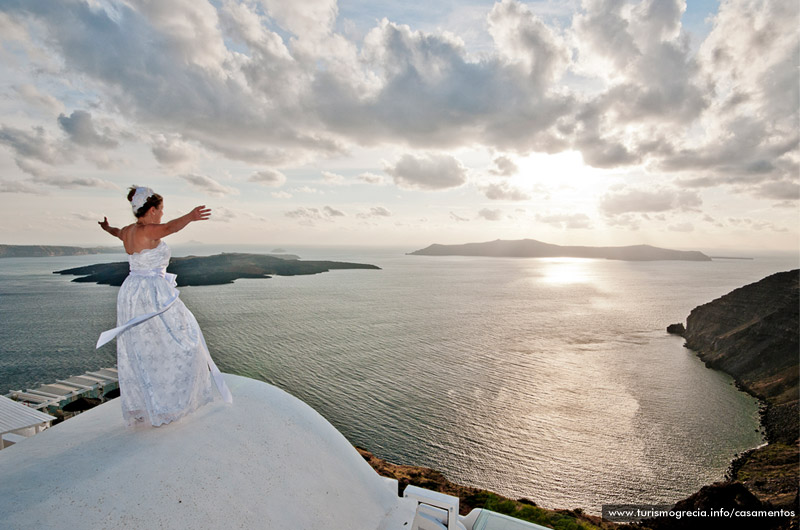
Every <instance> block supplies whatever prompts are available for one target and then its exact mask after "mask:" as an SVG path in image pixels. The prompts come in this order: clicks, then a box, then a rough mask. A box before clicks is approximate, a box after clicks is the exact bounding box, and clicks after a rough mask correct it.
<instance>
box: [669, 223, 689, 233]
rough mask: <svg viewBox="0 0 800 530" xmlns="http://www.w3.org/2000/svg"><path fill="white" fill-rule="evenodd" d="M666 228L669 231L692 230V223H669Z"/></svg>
mask: <svg viewBox="0 0 800 530" xmlns="http://www.w3.org/2000/svg"><path fill="white" fill-rule="evenodd" d="M668 228H669V230H670V232H694V225H693V224H692V223H679V224H676V225H670V226H669V227H668Z"/></svg>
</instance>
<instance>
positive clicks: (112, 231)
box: [97, 217, 122, 239]
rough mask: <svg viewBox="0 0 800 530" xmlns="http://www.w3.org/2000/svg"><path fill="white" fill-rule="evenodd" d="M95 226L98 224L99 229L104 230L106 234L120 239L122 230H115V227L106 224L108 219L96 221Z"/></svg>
mask: <svg viewBox="0 0 800 530" xmlns="http://www.w3.org/2000/svg"><path fill="white" fill-rule="evenodd" d="M97 224H99V225H100V228H102V229H103V230H105V231H106V232H108V233H109V234H111V235H112V236H114V237H118V238H120V239H122V230H120V229H119V228H115V227H113V226H111V225H109V224H108V217H103V220H102V221H98V222H97Z"/></svg>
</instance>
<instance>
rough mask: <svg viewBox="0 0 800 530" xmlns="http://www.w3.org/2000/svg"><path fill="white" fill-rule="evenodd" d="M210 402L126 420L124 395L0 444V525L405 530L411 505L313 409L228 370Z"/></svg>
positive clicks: (409, 518) (412, 512) (394, 483)
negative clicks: (229, 400)
mask: <svg viewBox="0 0 800 530" xmlns="http://www.w3.org/2000/svg"><path fill="white" fill-rule="evenodd" d="M225 380H226V382H227V383H228V386H229V387H230V389H231V392H232V393H233V396H234V402H233V404H232V405H228V404H225V403H223V402H221V401H216V402H214V403H212V404H210V405H206V406H205V407H203V408H201V409H199V410H198V411H197V412H195V413H194V414H192V415H189V416H187V417H185V418H183V419H181V420H180V421H178V422H175V423H172V424H168V425H164V426H162V427H158V428H153V427H144V428H137V429H131V428H126V427H125V426H124V424H123V422H122V415H121V412H120V409H119V403H118V401H119V400H113V401H111V402H109V403H106V404H103V405H101V406H99V407H95V408H94V409H92V410H89V411H87V412H85V413H83V414H81V415H79V416H77V417H75V418H72V419H69V420H67V421H66V422H63V423H61V424H59V425H56V426H55V427H53V428H51V429H48V430H46V431H44V432H42V433H41V434H38V435H36V436H34V437H32V438H30V439H28V440H25V441H24V442H23V443H19V444H17V445H15V446H13V447H10V448H8V449H6V450H3V451H0V528H3V529H15V530H16V529H37V530H41V529H48V528H92V529H94V528H109V529H111V528H114V529H116V528H136V529H139V528H142V529H156V528H191V529H203V528H214V529H234V528H247V529H250V528H267V529H271V528H274V529H286V530H289V529H299V530H306V529H307V530H312V529H318V528H319V529H322V528H324V529H343V530H350V529H352V530H359V529H365V530H366V529H369V530H372V529H382V530H384V529H385V530H388V529H393V528H398V529H400V528H408V527H409V525H410V521H411V520H412V519H413V517H414V507H415V505H414V504H409V503H407V502H406V500H404V499H401V498H399V497H398V496H397V484H396V482H394V481H389V480H387V479H384V478H382V477H380V476H379V475H378V474H377V473H375V471H374V470H373V469H372V468H371V467H370V466H369V464H367V463H366V462H365V461H364V459H363V458H362V457H361V456H360V455H359V454H358V452H357V451H356V450H355V449H354V448H353V447H352V445H350V443H349V442H348V441H347V440H346V439H345V438H344V436H342V434H341V433H339V431H337V430H336V429H335V428H334V427H333V426H332V425H331V424H330V423H328V422H327V421H326V420H325V419H324V418H323V417H322V416H320V415H319V414H318V413H317V412H316V411H314V410H313V409H311V408H310V407H309V406H307V405H306V404H305V403H303V402H302V401H300V400H298V399H296V398H294V397H292V396H291V395H289V394H287V393H286V392H284V391H282V390H280V389H278V388H276V387H274V386H271V385H268V384H266V383H262V382H259V381H255V380H253V379H248V378H245V377H239V376H233V375H228V374H226V375H225Z"/></svg>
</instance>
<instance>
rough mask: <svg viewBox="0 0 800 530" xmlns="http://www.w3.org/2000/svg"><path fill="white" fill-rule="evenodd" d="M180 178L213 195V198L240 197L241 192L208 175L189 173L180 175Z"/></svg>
mask: <svg viewBox="0 0 800 530" xmlns="http://www.w3.org/2000/svg"><path fill="white" fill-rule="evenodd" d="M180 178H182V179H183V180H185V181H186V182H188V183H189V184H191V185H192V186H193V187H194V188H196V189H199V190H200V191H202V192H204V193H206V194H208V195H211V196H212V197H224V196H225V195H238V193H239V191H238V190H236V189H235V188H230V187H228V186H223V185H222V184H220V183H219V182H217V181H216V180H214V179H212V178H211V177H208V176H206V175H198V174H196V173H187V174H185V175H180Z"/></svg>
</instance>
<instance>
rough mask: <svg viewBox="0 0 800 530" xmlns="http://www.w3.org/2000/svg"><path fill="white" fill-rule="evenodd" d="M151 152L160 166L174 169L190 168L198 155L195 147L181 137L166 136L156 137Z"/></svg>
mask: <svg viewBox="0 0 800 530" xmlns="http://www.w3.org/2000/svg"><path fill="white" fill-rule="evenodd" d="M151 151H152V153H153V156H154V157H155V158H156V160H157V161H158V163H159V164H161V165H162V166H165V167H169V168H173V169H177V168H185V167H188V166H190V165H191V163H192V162H193V161H194V160H195V159H196V158H197V154H198V153H197V149H196V148H195V147H193V146H192V145H191V144H190V143H188V142H184V141H183V140H181V139H180V137H179V136H177V135H164V134H159V135H156V136H154V138H153V145H152V147H151Z"/></svg>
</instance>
